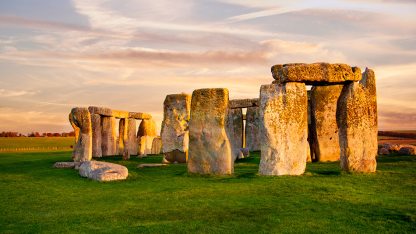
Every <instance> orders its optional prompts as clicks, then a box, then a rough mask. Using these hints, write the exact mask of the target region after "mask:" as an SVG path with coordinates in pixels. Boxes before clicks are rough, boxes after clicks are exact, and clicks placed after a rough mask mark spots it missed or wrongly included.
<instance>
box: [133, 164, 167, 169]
mask: <svg viewBox="0 0 416 234" xmlns="http://www.w3.org/2000/svg"><path fill="white" fill-rule="evenodd" d="M167 165H169V164H164V163H142V164H139V165H137V168H145V167H166V166H167Z"/></svg>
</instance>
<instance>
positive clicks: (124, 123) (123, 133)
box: [117, 118, 129, 155]
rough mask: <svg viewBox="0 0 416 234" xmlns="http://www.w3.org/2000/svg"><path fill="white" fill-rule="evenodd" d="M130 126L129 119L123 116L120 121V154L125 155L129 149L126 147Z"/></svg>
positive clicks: (118, 152)
mask: <svg viewBox="0 0 416 234" xmlns="http://www.w3.org/2000/svg"><path fill="white" fill-rule="evenodd" d="M128 127H129V124H128V119H126V118H123V119H120V121H119V123H118V150H117V154H118V155H124V152H125V151H128V149H127V148H126V145H127V141H128V135H127V131H128V130H127V128H128Z"/></svg>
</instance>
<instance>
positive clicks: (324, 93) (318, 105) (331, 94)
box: [310, 85, 343, 162]
mask: <svg viewBox="0 0 416 234" xmlns="http://www.w3.org/2000/svg"><path fill="white" fill-rule="evenodd" d="M342 88H343V86H342V85H330V86H314V87H313V88H312V90H311V101H310V103H311V108H310V111H311V138H313V139H312V142H313V144H314V145H313V147H312V149H313V150H314V156H315V161H320V162H326V161H329V162H333V161H338V160H339V157H340V153H341V152H340V148H339V136H338V126H337V118H336V116H337V103H338V98H339V95H340V94H341V91H342Z"/></svg>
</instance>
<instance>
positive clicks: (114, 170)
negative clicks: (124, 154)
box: [79, 161, 129, 182]
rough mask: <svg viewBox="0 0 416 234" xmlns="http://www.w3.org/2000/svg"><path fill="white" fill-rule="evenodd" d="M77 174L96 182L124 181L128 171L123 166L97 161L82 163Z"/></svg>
mask: <svg viewBox="0 0 416 234" xmlns="http://www.w3.org/2000/svg"><path fill="white" fill-rule="evenodd" d="M79 174H80V176H82V177H88V178H90V179H92V180H97V181H101V182H103V181H113V180H125V179H126V178H127V176H128V175H129V171H128V169H127V168H126V167H125V166H122V165H119V164H114V163H108V162H99V161H88V162H84V163H82V164H81V165H80V166H79Z"/></svg>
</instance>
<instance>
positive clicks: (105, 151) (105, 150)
mask: <svg viewBox="0 0 416 234" xmlns="http://www.w3.org/2000/svg"><path fill="white" fill-rule="evenodd" d="M101 151H102V155H103V156H112V155H116V154H117V133H116V119H115V118H114V117H107V116H101Z"/></svg>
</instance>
